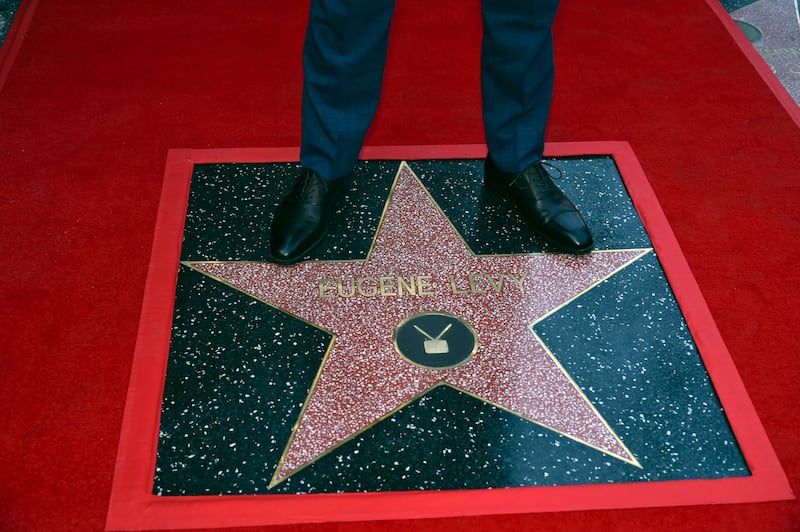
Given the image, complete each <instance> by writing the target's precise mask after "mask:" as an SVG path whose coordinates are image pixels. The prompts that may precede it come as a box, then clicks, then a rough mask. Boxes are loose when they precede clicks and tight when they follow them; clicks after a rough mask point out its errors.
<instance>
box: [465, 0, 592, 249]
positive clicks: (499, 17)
mask: <svg viewBox="0 0 800 532" xmlns="http://www.w3.org/2000/svg"><path fill="white" fill-rule="evenodd" d="M557 10H558V0H483V31H484V35H483V53H482V56H481V88H482V91H483V92H482V95H483V117H484V126H485V128H486V143H487V145H488V146H489V156H488V157H487V158H486V167H485V175H484V179H485V181H486V183H487V184H489V185H492V186H495V187H497V188H498V189H499V190H501V191H502V192H503V193H505V194H506V195H507V196H508V197H509V198H510V199H511V200H512V201H514V202H515V203H516V204H517V205H518V207H519V208H520V210H521V212H522V214H523V216H524V218H525V219H526V220H527V222H528V223H529V224H530V225H531V227H532V228H533V229H534V230H536V231H537V232H538V233H539V234H540V235H542V236H543V237H544V238H545V239H546V240H548V241H549V242H550V243H551V244H554V245H555V246H557V247H558V248H559V249H562V250H564V251H568V252H570V253H586V252H587V251H589V250H591V249H592V246H593V245H594V244H593V241H592V235H591V233H590V232H589V228H588V227H587V226H586V222H585V221H584V220H583V217H582V216H581V214H580V213H579V212H578V210H577V209H576V208H575V205H573V204H572V202H571V201H570V200H569V198H567V197H566V196H565V195H564V193H563V192H561V191H560V190H559V189H558V187H556V186H555V184H553V182H552V180H551V178H550V175H549V174H548V172H547V170H546V169H545V168H544V167H543V166H542V164H541V158H542V154H543V152H544V134H545V129H546V126H547V117H548V114H549V112H550V101H551V99H552V95H553V71H554V65H553V33H552V26H553V21H554V19H555V16H556V11H557Z"/></svg>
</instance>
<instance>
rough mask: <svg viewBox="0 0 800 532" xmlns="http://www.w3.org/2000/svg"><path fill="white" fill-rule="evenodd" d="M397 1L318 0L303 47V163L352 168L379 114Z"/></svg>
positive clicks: (324, 172) (324, 169) (331, 171)
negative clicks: (385, 65)
mask: <svg viewBox="0 0 800 532" xmlns="http://www.w3.org/2000/svg"><path fill="white" fill-rule="evenodd" d="M393 13H394V0H369V1H362V0H314V1H312V2H311V13H310V17H309V22H308V29H307V31H306V40H305V46H304V49H303V73H304V76H305V82H304V86H303V115H302V129H303V131H302V148H301V153H300V162H301V163H302V164H303V166H305V167H306V168H310V169H313V170H315V171H316V172H318V173H319V174H320V175H321V176H322V177H323V178H325V179H338V178H340V177H344V176H346V175H348V174H349V173H350V171H351V170H352V169H353V166H355V164H356V161H357V160H358V154H359V152H360V151H361V145H362V143H363V142H364V136H365V135H366V132H367V129H368V128H369V125H370V123H371V122H372V119H373V117H374V116H375V110H376V109H377V106H378V100H379V98H380V93H381V82H382V81H383V69H384V63H385V62H386V50H387V45H388V41H389V27H390V23H391V19H392V14H393Z"/></svg>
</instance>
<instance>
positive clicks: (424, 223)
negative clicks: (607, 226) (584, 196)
mask: <svg viewBox="0 0 800 532" xmlns="http://www.w3.org/2000/svg"><path fill="white" fill-rule="evenodd" d="M648 252H649V250H641V249H637V250H621V251H604V252H594V253H591V254H589V255H583V256H572V255H562V254H531V255H487V256H476V255H474V254H473V253H472V252H471V251H470V250H469V248H468V247H467V245H466V244H465V243H464V241H463V240H462V239H461V237H460V236H459V235H458V233H457V232H456V231H455V229H454V228H453V226H452V225H451V224H450V222H449V220H448V219H447V218H446V217H445V215H444V214H443V213H442V211H441V210H439V208H438V206H437V205H436V204H435V202H434V201H433V199H432V198H431V197H430V196H429V194H428V193H427V191H426V190H425V188H424V187H423V186H422V184H421V183H420V182H419V180H418V179H417V178H416V176H415V175H414V174H413V172H412V171H411V169H410V168H409V167H408V166H407V165H406V164H405V163H403V164H401V166H400V170H399V171H398V175H397V178H396V182H395V188H394V190H393V191H392V193H391V195H390V198H389V200H388V203H387V207H386V211H385V213H384V217H383V220H382V222H381V225H380V228H379V230H378V233H377V235H376V237H375V241H374V244H373V247H372V250H371V252H370V254H369V257H368V258H367V259H366V260H363V261H355V262H306V263H301V264H297V265H295V266H292V267H290V268H287V267H284V266H278V265H275V264H271V263H244V262H194V263H190V264H189V266H191V267H192V268H194V269H196V270H198V271H200V272H203V273H205V274H207V275H209V276H211V277H213V278H215V279H218V280H220V281H222V282H224V283H226V284H229V285H231V286H233V287H236V288H238V289H240V290H242V291H244V292H246V293H248V294H251V295H252V296H254V297H256V298H258V299H260V300H262V301H264V302H266V303H268V304H270V305H273V306H275V307H278V308H280V309H283V310H285V311H287V312H289V313H291V314H293V315H295V316H297V317H299V318H301V319H303V320H305V321H308V322H310V323H312V324H315V325H317V326H319V327H323V328H325V329H327V330H328V331H330V332H332V333H333V334H334V335H335V336H334V340H333V342H332V344H331V346H330V347H329V350H328V353H327V355H326V357H325V360H324V362H323V367H322V368H321V370H320V372H319V375H318V377H317V379H316V382H315V383H314V385H313V388H312V390H311V393H310V394H309V396H308V399H307V401H306V404H305V408H304V410H303V412H302V414H301V417H300V419H299V420H298V423H297V425H296V428H295V430H294V433H293V435H292V438H291V440H290V441H289V442H288V444H287V447H286V450H285V452H284V456H283V458H282V460H281V462H280V464H279V465H278V468H277V470H276V472H275V475H274V477H273V484H275V483H278V482H281V481H282V480H283V479H285V478H287V477H288V476H290V475H292V474H293V473H294V472H296V471H297V470H299V469H301V468H303V467H304V466H306V465H308V464H309V463H311V462H313V461H314V460H316V459H318V458H319V457H320V456H322V455H324V454H325V453H328V452H330V451H331V450H333V449H334V448H336V447H337V446H339V445H340V444H342V443H343V442H344V441H347V440H348V439H350V438H352V437H354V436H355V435H357V434H359V433H360V432H362V431H364V430H365V429H368V428H369V427H371V426H373V425H375V424H376V423H377V422H378V421H380V420H382V419H384V418H386V417H387V416H389V415H391V414H392V413H394V412H396V411H397V410H398V409H400V408H401V407H403V406H405V405H407V404H408V403H409V402H411V401H413V400H414V399H415V398H417V397H419V396H420V395H422V394H424V393H426V392H427V391H428V390H430V389H431V388H433V387H434V386H437V385H440V384H447V385H450V386H453V387H455V388H457V389H459V390H462V391H464V392H465V393H468V394H470V395H473V396H475V397H477V398H479V399H481V400H483V401H485V402H487V403H490V404H493V405H496V406H497V407H499V408H502V409H505V410H507V411H509V412H512V413H514V414H516V415H518V416H521V417H523V418H525V419H528V420H530V421H532V422H534V423H538V424H540V425H542V426H544V427H546V428H549V429H551V430H553V431H556V432H558V433H560V434H562V435H564V436H566V437H569V438H572V439H573V440H576V441H578V442H581V443H583V444H585V445H588V446H590V447H593V448H595V449H597V450H598V451H601V452H603V453H606V454H608V455H610V456H613V457H615V458H617V459H619V460H623V461H625V462H628V463H630V464H633V465H636V466H638V465H639V464H638V462H637V461H636V458H635V457H634V456H633V454H632V453H631V452H630V451H629V450H628V449H627V448H626V447H625V445H624V444H623V443H622V441H621V440H620V439H619V438H618V437H617V436H616V434H615V433H614V431H613V430H612V429H611V428H610V427H609V425H608V424H607V423H606V422H605V420H604V419H603V418H602V417H601V416H600V414H599V413H598V412H597V410H596V409H595V408H594V407H593V406H592V404H591V403H590V401H589V400H588V399H587V397H586V396H585V395H584V394H583V392H582V391H581V390H580V389H579V388H578V386H577V385H576V384H575V382H574V381H573V380H572V379H571V378H570V376H569V375H568V374H567V373H566V371H565V370H564V368H563V367H562V366H561V365H560V364H559V362H558V361H557V360H556V358H555V357H554V356H553V355H552V354H551V353H550V351H549V350H548V349H547V347H546V346H545V345H544V344H543V342H542V341H541V340H540V339H539V337H538V336H537V335H536V334H535V333H534V332H533V330H532V328H531V326H532V325H533V324H534V323H536V322H537V321H540V320H542V319H543V318H544V317H546V316H547V315H549V314H551V313H553V312H555V311H556V310H558V309H559V308H561V307H562V306H564V305H565V304H567V303H569V302H570V301H572V300H574V299H575V298H577V297H579V296H580V295H582V294H583V293H585V292H586V291H588V290H590V289H592V288H593V287H594V286H596V285H597V284H599V283H600V282H602V281H603V280H605V279H607V278H608V277H610V276H611V275H613V274H615V273H616V272H618V271H619V270H621V269H622V268H624V267H626V266H627V265H629V264H631V263H632V262H634V261H636V260H638V259H639V258H640V257H642V256H643V255H644V254H646V253H648ZM423 312H439V313H447V314H451V315H454V316H457V317H458V318H460V319H461V320H463V321H464V322H466V323H468V324H469V325H470V326H471V327H472V328H473V329H474V330H475V331H476V333H477V336H478V343H479V346H478V349H477V351H476V353H475V355H474V356H473V357H472V358H471V359H469V360H468V361H467V362H465V363H464V364H462V365H460V366H457V367H455V368H451V369H438V370H437V369H430V368H426V367H421V366H418V365H415V364H413V363H411V362H409V361H408V360H406V359H405V358H403V357H402V356H400V355H399V354H398V352H397V351H396V350H395V347H394V344H393V340H392V338H393V333H394V331H395V329H396V327H397V326H398V324H400V323H401V322H403V321H404V320H405V319H406V318H408V317H409V316H412V315H415V314H418V313H423Z"/></svg>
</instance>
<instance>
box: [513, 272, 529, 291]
mask: <svg viewBox="0 0 800 532" xmlns="http://www.w3.org/2000/svg"><path fill="white" fill-rule="evenodd" d="M508 277H509V278H510V279H511V280H512V281H514V282H515V283H517V286H519V291H520V293H522V294H524V293H525V288H523V286H522V285H523V283H524V282H525V279H527V278H528V272H522V275H520V276H519V277H517V276H516V275H513V274H511V273H509V274H508Z"/></svg>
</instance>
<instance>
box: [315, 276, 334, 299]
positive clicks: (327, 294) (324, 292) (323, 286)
mask: <svg viewBox="0 0 800 532" xmlns="http://www.w3.org/2000/svg"><path fill="white" fill-rule="evenodd" d="M328 283H334V285H335V284H336V279H320V280H319V297H321V298H324V299H330V298H332V297H333V296H335V295H336V286H329V285H328Z"/></svg>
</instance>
